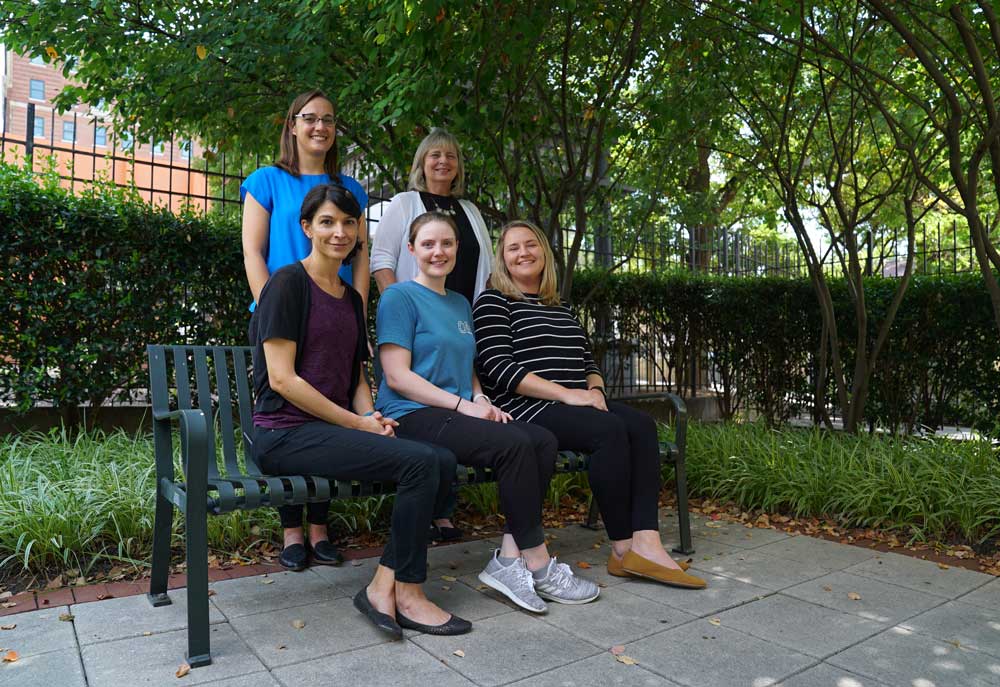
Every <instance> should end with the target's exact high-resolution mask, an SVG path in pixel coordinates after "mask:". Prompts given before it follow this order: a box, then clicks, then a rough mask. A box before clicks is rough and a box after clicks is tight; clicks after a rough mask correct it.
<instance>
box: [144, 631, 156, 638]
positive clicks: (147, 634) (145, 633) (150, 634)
mask: <svg viewBox="0 0 1000 687" xmlns="http://www.w3.org/2000/svg"><path fill="white" fill-rule="evenodd" d="M142 636H143V637H152V636H153V633H152V632H150V631H149V630H146V631H145V632H143V633H142Z"/></svg>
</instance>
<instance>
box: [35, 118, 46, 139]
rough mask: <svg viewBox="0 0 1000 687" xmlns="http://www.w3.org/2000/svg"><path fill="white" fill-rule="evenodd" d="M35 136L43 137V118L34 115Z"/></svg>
mask: <svg viewBox="0 0 1000 687" xmlns="http://www.w3.org/2000/svg"><path fill="white" fill-rule="evenodd" d="M35 138H45V120H44V119H42V118H41V117H38V116H36V117H35Z"/></svg>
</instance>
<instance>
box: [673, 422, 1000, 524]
mask: <svg viewBox="0 0 1000 687" xmlns="http://www.w3.org/2000/svg"><path fill="white" fill-rule="evenodd" d="M687 468H688V478H689V484H690V491H691V494H692V495H695V496H705V497H710V498H712V499H720V500H723V501H732V502H735V503H736V504H738V505H739V506H740V507H741V508H746V509H759V510H763V511H766V512H771V513H774V512H783V513H787V514H790V515H794V516H796V517H803V516H816V517H829V518H833V519H835V520H837V521H838V522H840V523H841V524H843V525H844V526H848V527H877V528H885V529H892V530H898V531H900V532H902V533H904V534H905V535H907V536H909V537H913V538H917V539H928V538H935V539H944V538H946V537H950V536H958V537H961V538H962V539H964V540H966V541H968V542H971V543H978V542H982V541H983V540H985V539H988V538H990V537H994V536H996V535H997V534H998V533H1000V453H998V451H997V449H996V447H994V446H993V445H991V444H990V442H988V441H956V440H953V439H944V438H913V437H907V438H900V437H892V436H887V435H882V434H870V435H861V436H852V435H847V434H843V433H835V432H828V431H825V430H819V429H810V430H802V429H772V428H768V427H767V426H765V425H763V424H760V423H749V424H735V423H727V424H715V425H706V424H699V423H694V424H692V425H691V427H690V428H689V431H688V443H687Z"/></svg>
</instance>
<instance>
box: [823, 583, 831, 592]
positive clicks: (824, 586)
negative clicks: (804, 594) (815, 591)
mask: <svg viewBox="0 0 1000 687" xmlns="http://www.w3.org/2000/svg"><path fill="white" fill-rule="evenodd" d="M823 591H824V592H832V591H833V587H831V586H830V585H828V584H824V585H823Z"/></svg>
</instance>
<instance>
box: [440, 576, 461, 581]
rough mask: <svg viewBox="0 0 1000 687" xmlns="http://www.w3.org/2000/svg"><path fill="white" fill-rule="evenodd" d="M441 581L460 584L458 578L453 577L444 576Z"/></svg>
mask: <svg viewBox="0 0 1000 687" xmlns="http://www.w3.org/2000/svg"><path fill="white" fill-rule="evenodd" d="M441 579H442V580H444V581H445V582H458V578H457V577H452V576H451V575H442V576H441Z"/></svg>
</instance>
